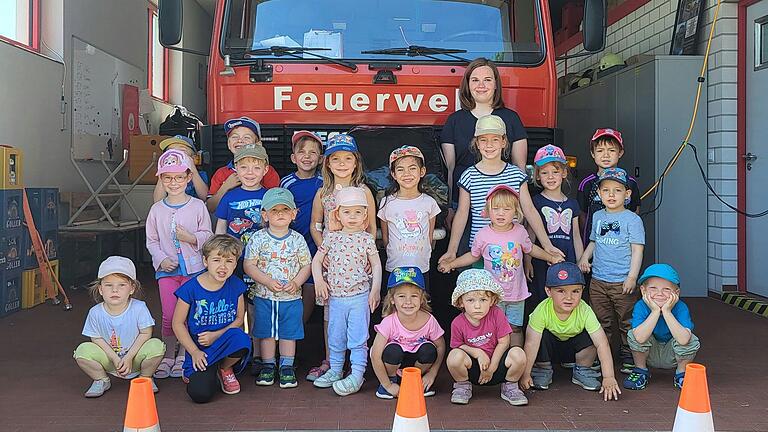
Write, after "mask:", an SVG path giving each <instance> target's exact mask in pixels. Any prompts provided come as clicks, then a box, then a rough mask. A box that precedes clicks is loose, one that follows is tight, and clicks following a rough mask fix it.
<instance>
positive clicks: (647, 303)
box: [624, 264, 701, 390]
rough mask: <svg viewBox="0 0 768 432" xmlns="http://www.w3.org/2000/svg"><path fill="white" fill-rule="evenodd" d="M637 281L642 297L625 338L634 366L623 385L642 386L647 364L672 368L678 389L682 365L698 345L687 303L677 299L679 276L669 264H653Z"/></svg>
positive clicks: (641, 387)
mask: <svg viewBox="0 0 768 432" xmlns="http://www.w3.org/2000/svg"><path fill="white" fill-rule="evenodd" d="M638 282H639V283H640V292H641V293H642V295H643V298H642V300H640V301H638V302H637V303H635V309H634V311H633V312H632V329H631V330H630V331H629V334H628V337H627V339H628V341H629V348H630V349H631V350H632V357H633V358H634V360H635V368H634V369H633V370H632V373H631V374H630V375H629V376H628V377H627V379H625V380H624V388H627V389H630V390H642V389H644V388H645V386H646V385H648V379H649V378H650V377H651V372H650V370H649V366H653V367H655V368H659V369H673V368H674V369H675V378H674V385H675V387H676V388H682V387H683V379H684V378H685V366H686V365H688V363H690V362H691V361H692V360H693V358H694V357H695V356H696V353H697V352H698V351H699V347H700V346H701V344H700V343H699V338H698V337H696V335H694V334H693V333H692V330H693V320H691V313H690V311H689V310H688V305H686V304H685V303H684V302H683V301H682V300H680V276H678V274H677V271H675V269H674V268H672V266H670V265H669V264H653V265H651V266H649V267H648V268H647V269H645V272H643V275H642V276H641V277H640V279H639V280H638Z"/></svg>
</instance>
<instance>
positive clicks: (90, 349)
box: [73, 338, 165, 372]
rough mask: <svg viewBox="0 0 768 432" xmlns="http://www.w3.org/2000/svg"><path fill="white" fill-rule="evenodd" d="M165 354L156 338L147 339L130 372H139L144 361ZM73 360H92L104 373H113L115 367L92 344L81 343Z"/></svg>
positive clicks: (99, 348)
mask: <svg viewBox="0 0 768 432" xmlns="http://www.w3.org/2000/svg"><path fill="white" fill-rule="evenodd" d="M164 354H165V344H164V343H163V341H161V340H160V339H157V338H152V339H149V340H148V341H146V342H144V345H142V346H141V348H139V351H138V352H137V353H136V357H134V358H133V363H132V364H131V372H139V371H140V370H141V363H142V362H143V361H144V360H147V359H151V358H155V357H160V356H162V355H164ZM73 357H74V358H75V359H85V360H93V361H95V362H97V363H99V364H100V365H101V367H103V368H104V370H105V371H106V372H114V371H115V365H114V364H112V361H111V360H110V359H109V357H107V353H105V352H104V350H103V349H101V347H100V346H98V345H96V344H95V343H93V342H83V343H81V344H80V345H78V346H77V349H76V350H75V353H74V355H73Z"/></svg>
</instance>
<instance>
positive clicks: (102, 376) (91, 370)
mask: <svg viewBox="0 0 768 432" xmlns="http://www.w3.org/2000/svg"><path fill="white" fill-rule="evenodd" d="M160 360H162V356H161V357H159V358H158V359H157V362H158V363H160ZM77 365H78V366H80V369H81V370H82V371H83V372H85V374H86V375H88V376H89V377H90V378H91V379H92V380H94V381H96V380H105V381H106V380H108V379H109V377H108V376H107V372H106V371H105V370H104V367H103V366H102V365H101V363H99V362H97V361H95V360H88V359H84V358H79V359H77ZM155 368H157V366H155ZM152 372H154V371H152Z"/></svg>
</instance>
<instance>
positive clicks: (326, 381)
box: [312, 370, 342, 388]
mask: <svg viewBox="0 0 768 432" xmlns="http://www.w3.org/2000/svg"><path fill="white" fill-rule="evenodd" d="M341 378H342V376H341V372H334V371H333V370H328V372H326V373H324V374H322V375H320V377H319V378H317V379H316V380H314V381H313V382H312V384H314V386H315V387H320V388H329V387H332V386H333V383H335V382H336V381H338V380H340V379H341Z"/></svg>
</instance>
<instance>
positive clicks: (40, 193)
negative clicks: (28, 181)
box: [24, 188, 59, 231]
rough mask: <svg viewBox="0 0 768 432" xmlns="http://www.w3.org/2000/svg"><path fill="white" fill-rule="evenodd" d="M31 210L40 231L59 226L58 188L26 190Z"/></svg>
mask: <svg viewBox="0 0 768 432" xmlns="http://www.w3.org/2000/svg"><path fill="white" fill-rule="evenodd" d="M24 190H25V191H26V193H27V200H28V201H29V209H30V210H31V212H32V218H33V219H34V220H35V227H36V228H37V229H38V231H43V230H50V229H53V228H56V227H58V226H59V190H58V189H57V188H26V189H24Z"/></svg>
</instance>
